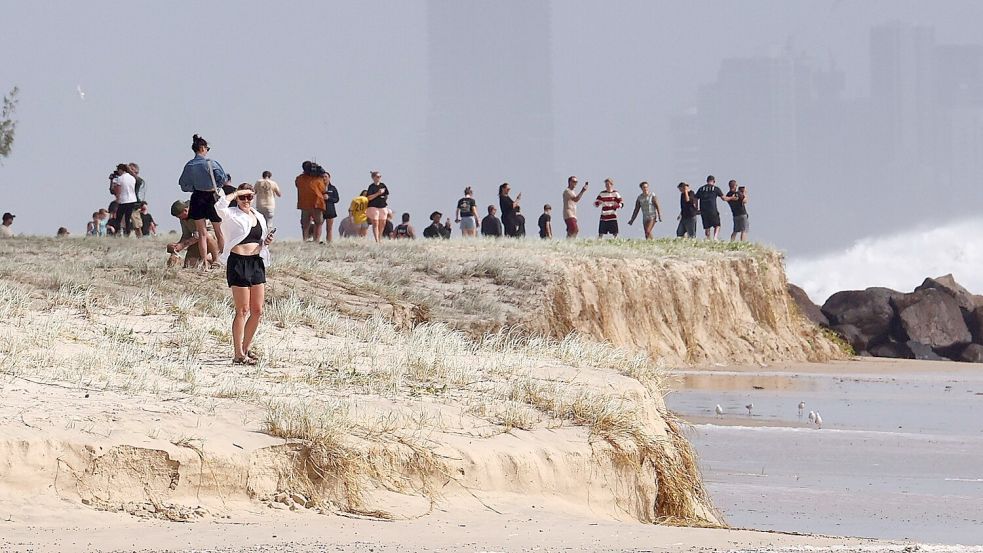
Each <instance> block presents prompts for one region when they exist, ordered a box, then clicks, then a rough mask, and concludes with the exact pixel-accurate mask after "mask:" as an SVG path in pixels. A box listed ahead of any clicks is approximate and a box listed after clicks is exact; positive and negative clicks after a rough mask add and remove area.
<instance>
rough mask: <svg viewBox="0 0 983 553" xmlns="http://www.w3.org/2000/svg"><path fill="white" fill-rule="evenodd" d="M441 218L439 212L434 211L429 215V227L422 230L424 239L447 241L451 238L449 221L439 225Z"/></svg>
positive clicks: (441, 215)
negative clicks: (442, 239)
mask: <svg viewBox="0 0 983 553" xmlns="http://www.w3.org/2000/svg"><path fill="white" fill-rule="evenodd" d="M441 217H443V214H442V213H441V212H439V211H434V212H433V213H431V214H430V226H429V227H427V228H425V229H423V237H424V238H444V239H448V238H450V237H451V220H450V219H449V218H448V219H447V222H446V223H444V224H443V225H441V224H440V218H441Z"/></svg>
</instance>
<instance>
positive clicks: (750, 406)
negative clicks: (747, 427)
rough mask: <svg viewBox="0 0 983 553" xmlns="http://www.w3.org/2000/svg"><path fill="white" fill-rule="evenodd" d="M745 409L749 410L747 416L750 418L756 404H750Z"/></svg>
mask: <svg viewBox="0 0 983 553" xmlns="http://www.w3.org/2000/svg"><path fill="white" fill-rule="evenodd" d="M744 408H745V409H747V416H749V417H750V416H751V410H752V409H754V404H753V403H748V404H747V405H745V406H744Z"/></svg>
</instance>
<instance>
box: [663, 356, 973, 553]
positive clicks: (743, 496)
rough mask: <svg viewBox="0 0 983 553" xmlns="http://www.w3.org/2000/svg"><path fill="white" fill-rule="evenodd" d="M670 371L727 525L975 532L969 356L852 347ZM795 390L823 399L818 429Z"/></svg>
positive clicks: (933, 539)
mask: <svg viewBox="0 0 983 553" xmlns="http://www.w3.org/2000/svg"><path fill="white" fill-rule="evenodd" d="M678 378H679V380H678V387H677V389H676V391H675V392H673V393H671V394H670V395H669V396H668V397H667V403H668V405H669V406H670V408H672V409H674V410H676V411H677V412H678V413H680V414H681V415H682V416H683V417H684V418H685V419H686V420H687V421H688V422H690V423H691V424H693V428H692V431H691V432H690V434H689V437H690V439H692V440H693V443H694V445H695V446H696V448H697V451H698V452H699V453H700V457H701V468H702V470H703V475H704V478H705V479H706V482H707V485H708V487H709V489H710V491H711V494H712V497H713V498H714V501H715V502H716V504H717V506H718V507H719V508H720V509H721V510H722V511H723V512H724V514H725V516H726V518H727V520H728V522H729V523H731V524H732V525H734V526H739V527H750V528H760V529H774V530H782V531H794V532H809V533H823V534H836V535H853V536H867V537H878V538H887V539H911V540H916V541H919V542H927V543H944V544H967V545H981V544H983V532H980V530H979V528H980V527H981V525H983V468H981V467H983V417H981V415H983V370H981V369H980V368H979V367H978V366H975V365H972V364H965V363H951V362H927V361H907V360H884V359H869V358H862V359H857V360H854V361H846V362H834V363H829V364H778V365H775V366H769V367H760V366H759V367H727V368H719V367H715V368H711V369H706V370H694V371H680V373H678ZM800 401H804V402H805V403H806V409H805V413H808V411H810V410H818V411H820V413H821V414H822V417H823V428H822V430H817V429H816V428H815V426H814V425H811V424H810V423H809V422H808V421H807V420H806V419H805V417H800V416H799V413H798V409H797V405H798V403H799V402H800ZM749 403H753V404H754V409H753V411H752V415H751V416H748V414H747V410H746V409H745V405H747V404H749ZM716 404H720V405H721V406H722V407H723V408H724V410H725V414H724V416H722V417H717V416H716V415H715V414H714V412H713V409H714V406H715V405H716Z"/></svg>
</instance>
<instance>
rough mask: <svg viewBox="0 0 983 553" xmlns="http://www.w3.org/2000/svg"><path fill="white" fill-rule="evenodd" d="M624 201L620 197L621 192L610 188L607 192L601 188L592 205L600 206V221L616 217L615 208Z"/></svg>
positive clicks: (617, 208)
mask: <svg viewBox="0 0 983 553" xmlns="http://www.w3.org/2000/svg"><path fill="white" fill-rule="evenodd" d="M624 204H625V201H624V199H622V198H621V194H619V193H618V191H617V190H612V191H610V192H608V191H607V190H602V191H601V193H600V194H598V195H597V199H596V200H594V205H596V206H598V207H600V208H601V220H602V221H613V220H615V219H617V218H618V213H617V210H619V209H621V207H622V206H624Z"/></svg>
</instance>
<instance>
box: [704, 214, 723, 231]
mask: <svg viewBox="0 0 983 553" xmlns="http://www.w3.org/2000/svg"><path fill="white" fill-rule="evenodd" d="M700 215H701V216H702V217H703V230H706V229H708V228H713V227H719V226H720V212H719V211H703V212H701V213H700Z"/></svg>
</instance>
